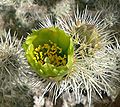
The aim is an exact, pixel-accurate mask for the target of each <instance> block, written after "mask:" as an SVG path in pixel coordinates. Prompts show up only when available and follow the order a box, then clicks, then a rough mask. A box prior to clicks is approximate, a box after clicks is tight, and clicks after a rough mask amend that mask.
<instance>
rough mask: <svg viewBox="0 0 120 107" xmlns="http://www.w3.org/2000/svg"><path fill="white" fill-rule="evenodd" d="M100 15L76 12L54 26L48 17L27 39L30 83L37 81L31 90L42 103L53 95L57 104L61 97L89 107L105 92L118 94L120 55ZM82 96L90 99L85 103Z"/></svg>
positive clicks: (26, 50)
mask: <svg viewBox="0 0 120 107" xmlns="http://www.w3.org/2000/svg"><path fill="white" fill-rule="evenodd" d="M99 16H100V13H99V12H98V13H96V15H95V16H94V17H93V16H92V14H91V13H90V14H89V13H88V10H87V9H85V10H84V11H83V12H81V13H80V12H79V11H78V10H77V11H75V14H74V16H73V17H72V16H69V17H68V18H67V19H65V18H59V19H58V20H59V22H56V23H55V24H53V23H52V21H51V20H50V19H49V18H46V19H45V20H44V21H43V22H41V24H40V26H41V29H39V30H33V32H32V33H31V34H30V35H29V36H28V37H27V39H26V41H25V42H24V44H23V48H24V50H25V53H26V58H27V60H28V62H29V64H30V66H31V67H32V68H33V71H29V74H31V75H33V78H32V81H31V82H34V81H35V83H34V84H33V85H34V87H33V86H32V88H33V89H34V90H33V91H36V90H37V92H38V96H41V97H39V98H38V99H39V100H40V101H42V98H43V97H44V95H45V93H47V92H50V93H49V96H52V98H53V101H55V102H56V100H57V99H58V98H59V97H61V96H62V97H63V98H64V99H66V98H68V100H69V101H70V99H71V101H72V102H74V103H75V104H77V103H80V102H83V103H88V106H89V107H90V106H91V103H92V101H93V100H92V97H95V96H96V95H98V96H99V97H100V98H101V99H103V97H104V96H103V93H106V94H107V96H110V97H114V96H115V95H116V91H117V85H116V83H118V84H119V82H120V81H119V75H120V72H119V65H118V59H117V58H116V53H117V52H116V49H115V48H111V47H112V41H110V39H111V37H112V34H111V32H110V31H108V30H106V28H107V27H108V25H106V24H104V20H98V19H99ZM117 46H118V47H119V45H117ZM73 49H74V50H73ZM117 50H119V48H117ZM112 52H114V55H113V54H112ZM29 85H30V86H31V84H29ZM39 91H40V93H39ZM41 93H42V95H41ZM83 95H84V96H87V99H86V102H84V101H83ZM66 96H67V97H66Z"/></svg>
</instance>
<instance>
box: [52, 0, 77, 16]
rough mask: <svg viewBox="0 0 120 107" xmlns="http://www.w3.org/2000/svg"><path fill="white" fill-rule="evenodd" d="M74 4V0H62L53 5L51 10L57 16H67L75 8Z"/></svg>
mask: <svg viewBox="0 0 120 107" xmlns="http://www.w3.org/2000/svg"><path fill="white" fill-rule="evenodd" d="M74 6H75V1H74V0H61V1H59V2H58V3H56V5H55V6H53V7H51V12H52V13H53V14H55V15H56V16H67V14H71V12H72V11H71V10H72V9H74Z"/></svg>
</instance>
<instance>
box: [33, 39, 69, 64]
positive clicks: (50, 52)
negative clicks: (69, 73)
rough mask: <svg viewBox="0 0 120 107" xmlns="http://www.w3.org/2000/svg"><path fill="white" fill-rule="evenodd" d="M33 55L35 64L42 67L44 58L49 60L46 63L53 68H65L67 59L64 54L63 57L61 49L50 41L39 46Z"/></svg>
mask: <svg viewBox="0 0 120 107" xmlns="http://www.w3.org/2000/svg"><path fill="white" fill-rule="evenodd" d="M33 53H34V57H33V59H34V60H35V62H38V63H39V64H42V65H43V64H45V63H46V61H45V60H46V58H47V59H48V60H49V61H48V62H49V63H50V64H53V65H54V66H65V65H66V63H67V57H66V55H65V54H64V55H63V53H62V48H60V47H58V46H57V44H56V43H53V42H52V41H49V43H45V44H43V45H39V46H38V47H37V48H35V50H34V52H33ZM48 62H47V63H48Z"/></svg>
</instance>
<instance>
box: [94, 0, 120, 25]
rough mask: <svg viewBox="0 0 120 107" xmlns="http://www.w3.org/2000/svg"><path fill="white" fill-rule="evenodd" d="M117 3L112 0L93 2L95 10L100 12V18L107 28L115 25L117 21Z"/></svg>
mask: <svg viewBox="0 0 120 107" xmlns="http://www.w3.org/2000/svg"><path fill="white" fill-rule="evenodd" d="M118 7H119V3H118V1H117V0H116V1H114V0H99V1H96V2H95V9H96V10H100V11H102V14H103V15H102V17H103V18H104V19H105V22H106V24H109V27H112V26H113V25H115V24H117V23H118V22H119V21H118V20H119V15H120V13H119V9H118Z"/></svg>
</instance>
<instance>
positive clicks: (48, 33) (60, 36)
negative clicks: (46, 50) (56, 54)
mask: <svg viewBox="0 0 120 107" xmlns="http://www.w3.org/2000/svg"><path fill="white" fill-rule="evenodd" d="M30 36H31V38H33V42H32V43H33V45H34V46H35V47H38V45H41V44H44V43H48V42H49V40H51V41H52V42H54V43H56V44H57V45H58V46H59V47H61V48H62V49H63V52H66V50H67V49H68V47H69V44H70V36H69V35H67V34H66V33H65V32H64V31H63V30H61V29H59V28H57V27H56V28H54V27H51V28H49V29H47V28H43V29H40V30H36V31H33V33H32V34H31V35H30ZM31 38H30V39H28V40H27V43H28V41H29V43H30V42H31Z"/></svg>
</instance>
